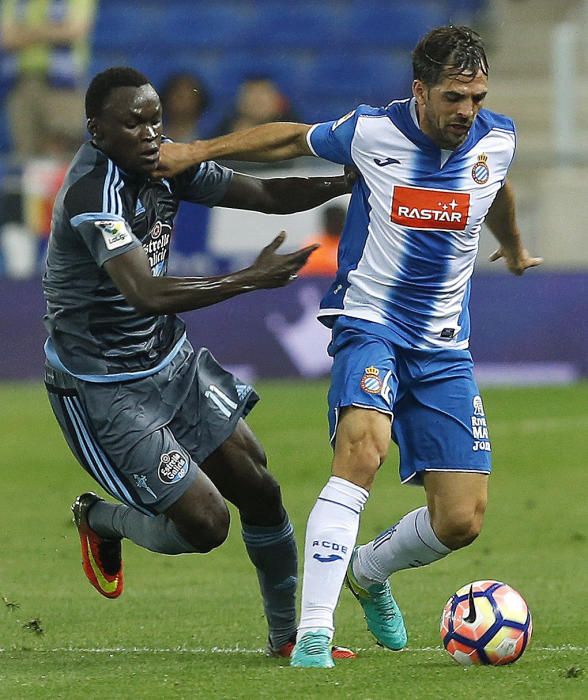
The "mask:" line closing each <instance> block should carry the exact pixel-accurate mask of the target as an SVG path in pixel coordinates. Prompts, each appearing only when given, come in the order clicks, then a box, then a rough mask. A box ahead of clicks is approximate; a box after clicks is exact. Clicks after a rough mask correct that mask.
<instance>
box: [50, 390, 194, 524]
mask: <svg viewBox="0 0 588 700" xmlns="http://www.w3.org/2000/svg"><path fill="white" fill-rule="evenodd" d="M47 388H48V395H49V401H50V403H51V407H52V409H53V412H54V414H55V417H56V418H57V421H58V423H59V425H60V427H61V430H62V432H63V434H64V437H65V439H66V442H67V443H68V445H69V447H70V449H71V451H72V452H73V454H74V456H75V457H76V458H77V460H78V461H79V462H80V464H81V465H82V467H83V468H84V469H85V470H86V471H87V472H88V473H89V474H90V476H91V477H92V478H93V479H94V480H95V481H96V482H97V483H98V484H99V485H100V486H101V487H102V488H103V489H104V490H105V491H106V492H107V493H109V494H110V495H111V496H113V497H114V498H116V499H117V500H119V501H121V502H122V503H125V504H127V505H130V506H132V507H134V508H137V509H138V510H140V511H142V512H144V513H146V514H158V513H163V512H165V511H166V510H167V509H168V508H169V507H170V506H171V505H172V504H173V503H175V502H176V501H177V500H178V499H179V498H180V497H181V496H182V495H183V493H184V492H185V491H186V490H187V489H188V488H189V486H190V484H191V483H192V482H193V481H194V480H195V479H196V477H197V475H198V467H197V465H196V464H195V462H194V461H193V460H192V458H191V456H190V454H189V453H188V452H187V451H186V450H185V449H184V448H183V447H182V446H181V445H180V444H179V442H178V441H177V439H176V438H175V436H174V435H173V433H172V432H171V430H169V428H167V427H165V426H164V427H162V428H156V429H150V428H147V427H146V426H141V427H140V426H138V425H137V423H136V422H135V421H134V420H133V416H132V415H131V414H130V412H129V411H123V412H122V413H120V415H119V416H118V418H117V420H116V421H110V422H109V423H108V424H105V423H104V422H103V421H102V420H101V419H100V418H96V417H95V416H94V415H93V414H92V412H91V411H90V410H89V409H88V401H87V398H88V397H85V398H86V400H83V399H82V397H81V396H80V395H79V394H78V392H77V391H76V390H75V389H73V388H67V389H63V388H57V387H54V386H49V385H48V387H47ZM126 389H127V388H126V387H123V388H122V389H121V390H120V392H119V393H121V392H123V391H126ZM121 400H122V398H121ZM131 435H132V436H133V443H132V445H131V446H130V447H129V437H130V436H131Z"/></svg>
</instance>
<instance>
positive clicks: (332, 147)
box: [306, 110, 357, 165]
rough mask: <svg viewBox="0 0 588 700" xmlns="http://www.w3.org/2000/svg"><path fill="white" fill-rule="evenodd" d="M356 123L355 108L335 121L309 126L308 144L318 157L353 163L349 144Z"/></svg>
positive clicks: (336, 161)
mask: <svg viewBox="0 0 588 700" xmlns="http://www.w3.org/2000/svg"><path fill="white" fill-rule="evenodd" d="M356 125H357V110H353V111H352V112H349V113H348V114H346V115H345V116H343V117H341V118H340V119H337V120H336V121H330V122H322V123H320V124H315V125H314V126H313V127H311V129H310V131H309V132H308V135H307V137H306V138H307V141H308V145H309V146H310V149H311V150H312V152H313V153H314V154H315V155H316V156H318V157H319V158H324V159H325V160H330V161H332V162H333V163H340V164H341V165H353V158H352V155H351V144H352V142H353V137H354V136H355V127H356Z"/></svg>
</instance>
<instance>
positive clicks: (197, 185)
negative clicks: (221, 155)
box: [173, 160, 233, 207]
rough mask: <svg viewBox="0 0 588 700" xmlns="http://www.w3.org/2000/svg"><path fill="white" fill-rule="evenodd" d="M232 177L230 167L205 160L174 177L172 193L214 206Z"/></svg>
mask: <svg viewBox="0 0 588 700" xmlns="http://www.w3.org/2000/svg"><path fill="white" fill-rule="evenodd" d="M232 179H233V171H232V170H231V169H230V168H225V167H223V166H222V165H219V164H218V163H215V162H214V161H212V160H209V161H205V162H204V163H200V165H199V166H198V167H197V168H190V169H188V170H187V171H186V173H182V174H181V175H179V176H178V177H176V178H174V182H173V186H174V194H175V195H176V196H177V197H178V199H182V200H185V201H187V202H194V203H195V204H204V205H205V206H207V207H214V206H216V205H217V204H218V203H219V202H220V201H221V200H222V199H223V198H224V196H225V194H226V192H227V190H228V189H229V185H230V183H231V180H232Z"/></svg>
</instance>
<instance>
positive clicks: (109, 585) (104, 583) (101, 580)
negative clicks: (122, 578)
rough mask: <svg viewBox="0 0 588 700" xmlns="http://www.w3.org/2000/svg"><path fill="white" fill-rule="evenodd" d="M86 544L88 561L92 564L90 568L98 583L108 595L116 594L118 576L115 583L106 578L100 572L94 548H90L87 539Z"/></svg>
mask: <svg viewBox="0 0 588 700" xmlns="http://www.w3.org/2000/svg"><path fill="white" fill-rule="evenodd" d="M86 544H87V551H88V561H89V562H90V567H91V568H92V571H93V572H94V576H96V580H97V581H98V584H99V586H100V588H101V589H102V590H103V591H105V592H106V593H114V591H116V588H117V586H118V576H116V577H115V578H114V581H109V580H108V579H107V578H105V576H104V574H103V573H102V571H101V570H100V567H99V566H98V564H97V562H96V560H95V559H94V555H93V554H92V548H91V547H90V542H89V540H88V539H87V538H86Z"/></svg>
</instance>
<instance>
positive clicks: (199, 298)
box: [104, 231, 319, 314]
mask: <svg viewBox="0 0 588 700" xmlns="http://www.w3.org/2000/svg"><path fill="white" fill-rule="evenodd" d="M285 239H286V233H285V232H284V231H281V232H280V233H279V234H278V235H277V236H276V238H274V240H273V241H272V242H271V243H270V244H269V245H267V246H266V247H265V248H264V249H263V250H262V251H261V253H260V254H259V255H258V257H257V258H256V260H255V262H254V263H253V264H252V265H251V266H250V267H247V268H245V269H244V270H239V271H237V272H233V273H231V274H229V275H221V276H216V277H153V276H152V274H151V269H150V267H149V262H148V258H147V255H146V253H145V251H144V250H143V248H140V247H137V248H134V249H133V250H131V251H129V252H128V253H123V254H122V255H118V256H117V257H115V258H111V259H110V260H108V261H107V262H106V263H105V264H104V268H105V270H106V272H107V273H108V274H109V275H110V277H111V278H112V281H113V282H114V284H115V285H116V286H117V287H118V289H119V291H120V292H121V293H122V294H123V295H124V297H125V298H126V300H127V301H128V302H129V304H131V306H134V307H135V309H137V311H139V312H140V313H144V314H172V313H180V312H182V311H192V310H193V309H199V308H202V307H203V306H211V305H212V304H217V303H218V302H220V301H224V300H225V299H230V298H231V297H234V296H237V295H238V294H244V293H245V292H253V291H255V290H256V289H271V288H273V287H283V286H285V285H287V284H288V283H289V282H292V281H293V280H294V279H296V277H297V273H298V270H300V268H301V267H303V265H304V264H305V263H306V261H307V260H308V258H309V256H310V255H311V253H312V252H313V251H314V250H316V249H317V248H318V247H319V246H318V245H310V246H307V247H306V248H302V249H300V250H297V251H295V252H293V253H285V254H278V253H277V250H278V248H279V247H280V246H281V245H282V243H283V242H284V240H285Z"/></svg>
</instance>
